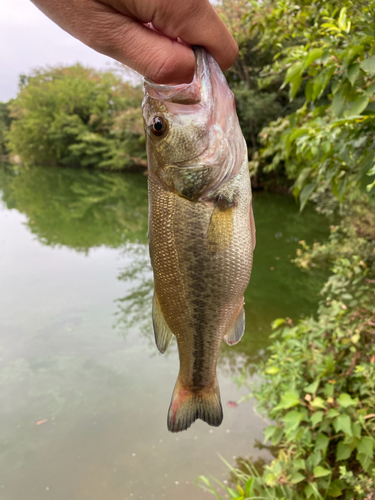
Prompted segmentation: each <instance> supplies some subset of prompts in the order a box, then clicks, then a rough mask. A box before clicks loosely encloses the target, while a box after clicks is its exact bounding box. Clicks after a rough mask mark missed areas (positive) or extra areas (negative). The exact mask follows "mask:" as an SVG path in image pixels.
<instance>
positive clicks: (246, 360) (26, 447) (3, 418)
mask: <svg viewBox="0 0 375 500" xmlns="http://www.w3.org/2000/svg"><path fill="white" fill-rule="evenodd" d="M0 196H1V198H2V200H3V202H2V206H0V276H1V284H2V286H1V287H0V304H1V307H2V314H1V315H0V359H1V365H0V401H1V402H2V406H1V409H0V487H1V488H2V487H4V488H3V489H2V490H0V491H1V493H0V497H1V498H6V500H24V499H25V498H27V500H41V499H43V498H44V496H46V497H48V498H56V500H66V499H67V498H69V499H70V500H96V499H98V500H101V499H102V498H106V500H112V499H113V500H115V499H116V500H117V499H118V498H124V499H128V500H131V499H141V498H153V496H152V495H154V497H155V498H160V499H162V498H179V500H190V499H191V498H194V500H200V499H202V498H204V497H205V495H204V494H203V493H202V492H201V491H196V490H195V489H194V487H193V486H192V483H194V479H195V478H196V477H197V476H198V475H199V474H205V475H210V474H212V475H214V476H216V477H218V478H222V479H225V478H226V474H227V471H226V467H225V466H224V465H222V464H221V462H220V460H219V459H218V458H217V453H220V454H221V455H223V456H225V457H226V458H227V459H229V460H231V457H233V456H234V455H235V454H236V455H241V456H247V455H249V454H251V455H252V456H253V457H254V459H258V458H259V457H263V459H267V457H268V458H269V452H268V451H267V450H258V449H255V447H254V439H261V438H262V429H263V427H264V425H265V424H264V423H263V422H262V421H261V420H260V419H259V418H258V417H257V416H256V415H255V414H254V413H253V410H252V403H251V404H250V405H240V406H239V407H237V408H232V407H229V406H228V405H227V404H226V403H227V402H228V401H232V400H236V399H239V398H240V397H241V395H242V394H246V390H244V391H243V392H242V393H241V392H238V391H237V389H236V386H235V384H234V383H233V382H232V376H233V375H234V374H236V373H237V371H238V370H240V369H241V368H242V366H244V365H247V366H248V367H249V369H252V370H253V371H254V372H255V371H256V366H257V363H258V362H259V360H260V359H261V358H262V357H264V356H265V347H266V346H267V343H268V342H269V340H268V334H269V324H270V322H271V321H272V320H273V319H274V318H275V317H278V316H285V315H289V316H291V317H292V318H298V317H299V316H300V315H305V314H308V313H311V312H313V311H314V310H315V306H316V302H317V292H318V290H319V288H320V286H321V279H322V278H323V277H321V278H319V276H318V275H316V274H315V275H314V276H312V275H311V274H309V273H302V272H300V271H299V270H298V269H296V268H295V267H294V265H293V264H291V263H290V257H289V256H292V255H294V253H295V249H296V246H297V241H298V240H299V239H306V240H307V241H310V242H311V241H312V240H313V239H314V238H317V239H320V238H322V237H323V236H324V235H325V233H326V231H327V229H326V225H325V222H322V218H321V217H319V216H318V215H316V214H315V213H314V212H313V211H311V210H307V211H306V212H305V213H304V214H302V216H301V215H299V214H298V211H297V207H296V205H295V204H294V201H293V200H291V199H289V198H285V197H282V196H277V195H268V194H264V193H262V194H256V195H255V200H254V212H255V217H256V221H257V235H258V244H257V249H256V252H255V264H254V270H253V275H252V278H251V283H250V287H249V289H248V290H247V292H246V297H245V300H246V318H247V321H246V334H245V336H244V337H243V339H242V340H241V342H240V343H239V344H237V345H236V346H233V347H231V348H230V347H228V346H226V345H223V348H222V355H221V358H220V360H219V370H218V371H219V381H220V388H221V394H222V401H223V404H224V414H225V416H224V422H223V425H222V426H221V427H220V428H218V429H214V430H213V429H210V428H209V427H208V426H207V425H206V424H204V423H203V422H197V423H195V424H194V427H193V428H192V429H191V430H190V431H188V432H186V433H182V434H181V436H175V435H172V434H170V433H168V431H167V429H166V412H167V408H168V405H169V401H170V397H171V393H172V389H173V386H174V383H175V380H176V375H177V371H178V358H177V352H176V345H175V344H174V345H172V346H171V348H170V349H169V350H168V353H166V355H164V356H162V355H160V354H159V353H158V351H157V349H156V347H155V345H154V340H153V333H152V329H151V297H152V273H151V269H150V264H149V257H148V248H147V179H146V177H145V176H143V175H136V174H128V175H126V174H109V173H100V172H92V171H80V170H68V169H56V170H55V169H48V168H40V167H36V168H30V169H19V168H13V167H7V168H1V167H0ZM41 421H46V422H45V423H43V424H41V425H36V422H41ZM177 439H178V440H177ZM145 471H146V472H145ZM20 478H22V480H20ZM47 488H48V490H47Z"/></svg>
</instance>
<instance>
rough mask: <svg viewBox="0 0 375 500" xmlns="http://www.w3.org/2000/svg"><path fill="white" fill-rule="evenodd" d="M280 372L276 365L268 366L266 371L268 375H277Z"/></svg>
mask: <svg viewBox="0 0 375 500" xmlns="http://www.w3.org/2000/svg"><path fill="white" fill-rule="evenodd" d="M279 372H280V368H278V367H277V366H275V365H272V366H268V367H267V368H266V369H265V373H267V375H276V374H277V373H279Z"/></svg>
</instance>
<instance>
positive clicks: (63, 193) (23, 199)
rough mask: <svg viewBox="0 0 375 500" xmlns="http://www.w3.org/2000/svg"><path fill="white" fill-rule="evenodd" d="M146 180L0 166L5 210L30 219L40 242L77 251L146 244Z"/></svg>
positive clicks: (29, 222) (59, 170)
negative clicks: (102, 246) (15, 210)
mask: <svg viewBox="0 0 375 500" xmlns="http://www.w3.org/2000/svg"><path fill="white" fill-rule="evenodd" d="M146 186H147V178H146V177H145V176H143V175H132V174H130V175H122V174H118V173H116V174H112V173H102V172H91V171H88V170H73V169H63V168H59V169H58V168H56V169H55V168H44V167H32V168H17V167H11V166H8V167H7V168H5V166H4V167H3V168H0V190H1V191H2V199H3V202H4V203H5V205H6V206H7V208H9V209H12V208H15V209H17V210H18V211H19V212H21V213H23V214H25V215H26V216H27V218H28V222H27V225H28V226H29V228H30V230H31V232H32V233H33V234H35V235H36V236H37V238H38V240H39V241H40V242H41V243H43V244H45V245H50V246H55V245H64V246H67V247H69V248H74V250H76V251H78V252H87V251H88V250H89V249H90V248H95V247H98V246H101V245H105V246H106V247H110V248H118V247H120V246H123V245H124V244H126V243H127V242H128V241H132V242H134V241H139V242H141V243H146V242H147V188H146Z"/></svg>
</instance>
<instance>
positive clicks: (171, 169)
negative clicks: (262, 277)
mask: <svg viewBox="0 0 375 500" xmlns="http://www.w3.org/2000/svg"><path fill="white" fill-rule="evenodd" d="M199 50H200V51H201V53H200V57H201V59H200V65H199V64H198V63H199V59H198V56H197V71H196V73H197V72H198V70H199V69H200V70H201V72H202V74H201V75H200V78H198V76H199V75H198V76H197V77H196V78H195V80H196V81H195V82H194V81H193V84H192V85H193V87H194V83H195V84H196V85H195V88H193V89H191V88H189V86H186V88H185V89H184V88H183V89H182V90H183V91H184V90H185V95H184V94H183V93H182V99H185V100H186V94H187V95H188V99H189V100H190V101H193V102H190V103H189V104H184V105H183V106H182V107H181V108H173V105H172V106H171V107H172V109H178V110H180V112H181V113H183V111H185V109H186V108H189V107H190V109H192V107H193V106H196V108H194V109H193V111H194V110H197V113H198V116H197V115H194V118H195V120H194V122H193V123H192V124H191V123H190V122H189V121H187V122H184V121H183V120H182V121H180V122H178V121H176V122H175V121H174V116H173V114H171V113H170V111H169V109H168V99H165V100H164V101H163V100H162V99H158V97H159V96H158V95H157V96H156V97H155V92H154V94H153V95H154V96H153V97H151V96H150V95H148V94H147V86H149V87H151V88H150V89H149V93H150V94H152V92H153V90H155V88H157V89H159V91H160V86H154V87H152V84H151V83H150V82H148V83H146V84H145V88H146V98H145V102H144V116H145V128H146V134H148V142H147V144H148V147H147V150H148V161H149V178H148V185H149V242H150V257H151V263H152V266H153V271H154V304H153V321H154V330H155V337H156V342H157V345H158V347H159V349H160V350H161V351H162V352H164V351H165V350H166V348H167V347H168V344H169V342H170V341H171V339H172V337H173V336H175V337H176V339H177V344H178V351H179V358H180V371H179V375H178V379H177V383H176V386H175V390H174V394H173V397H172V402H171V406H170V409H169V413H168V428H169V429H170V430H171V431H173V432H177V431H180V430H184V429H186V428H188V427H189V426H190V425H191V423H192V422H193V421H194V420H195V419H196V418H201V419H202V420H205V421H206V422H208V423H209V424H210V425H220V423H221V421H222V408H221V403H220V395H219V388H218V382H217V377H216V366H217V361H218V356H219V351H220V345H221V343H222V341H223V339H224V340H226V341H227V343H229V344H232V343H235V342H237V341H238V340H239V338H240V337H241V336H242V334H243V329H244V316H243V314H244V313H243V295H244V291H245V289H246V286H247V284H248V282H249V279H250V272H251V267H252V254H253V245H254V241H253V240H254V228H252V226H251V216H250V214H251V187H250V177H249V171H248V160H247V151H246V147H245V146H244V139H243V137H242V133H240V129H239V126H238V121H237V117H236V115H234V118H232V123H230V118H231V117H230V116H227V117H226V120H227V122H228V123H229V131H232V132H233V133H234V132H235V133H236V134H237V136H238V134H240V135H239V137H237V136H235V137H234V139H233V144H234V146H233V145H232V149H230V147H229V146H228V145H230V141H227V140H225V139H224V138H223V131H222V129H220V130H219V131H216V132H215V131H214V133H211V135H210V136H209V137H208V138H207V137H205V136H204V135H202V123H203V121H204V120H203V119H202V117H203V118H204V117H206V118H207V120H206V128H205V130H206V135H207V125H209V126H211V125H212V127H215V125H217V124H216V123H212V124H211V123H210V120H213V116H215V115H214V111H213V106H212V105H211V106H210V105H209V104H206V107H204V104H203V105H202V101H203V100H204V98H206V99H208V98H210V92H211V91H212V86H213V84H214V83H215V79H214V76H213V73H214V74H215V72H217V73H218V72H219V71H220V70H219V69H218V67H217V65H216V63H214V62H212V61H213V60H212V58H211V56H208V55H207V54H206V53H204V51H203V49H199ZM210 64H211V66H209V65H210ZM204 72H205V73H204ZM219 78H221V79H220V80H219V84H223V79H222V77H221V75H220V74H219ZM197 80H198V82H197ZM207 82H209V83H210V84H211V87H210V85H209V84H208V83H207ZM205 84H206V87H204V85H205ZM225 85H226V82H225ZM165 87H166V86H163V88H162V89H161V90H165ZM202 87H204V88H202ZM169 88H172V87H169ZM198 91H200V92H199V94H198ZM189 92H190V93H189ZM194 92H195V95H196V97H195V98H196V100H197V101H198V103H199V104H198V105H199V106H200V108H198V107H197V102H194ZM224 92H227V91H226V88H225V89H224ZM204 93H206V96H204ZM202 94H203V97H202ZM228 95H229V97H230V98H231V99H233V96H232V95H231V94H228ZM168 98H169V96H168ZM179 98H181V96H180V97H179ZM198 99H200V100H198ZM216 104H218V103H217V102H216ZM178 106H181V104H178ZM184 106H185V107H184ZM201 108H203V110H208V111H207V114H206V115H205V114H204V113H202V109H201ZM229 109H233V105H232V108H230V107H229ZM186 111H187V112H189V110H188V109H186ZM234 113H235V112H234ZM193 114H194V113H193ZM150 120H151V127H153V129H152V130H151V134H150ZM155 120H156V121H155ZM157 120H160V121H161V122H162V123H161V124H159V122H158V121H157ZM164 120H165V121H166V122H167V123H163V122H164ZM175 120H176V119H175ZM155 124H156V125H158V127H159V128H160V130H162V128H163V126H166V127H168V130H167V131H163V132H162V133H161V134H160V137H161V136H164V137H163V139H161V140H159V139H158V137H159V135H158V133H159V131H160V130H157V128H158V127H157V126H156V125H155ZM196 124H198V126H196ZM154 129H156V132H157V134H154V132H155V130H154ZM238 131H239V132H238ZM173 132H174V133H173ZM153 134H154V135H155V136H156V140H155V141H154V138H153V137H152V135H153ZM150 135H151V137H150ZM168 135H169V141H170V142H168ZM176 137H177V138H179V139H176ZM218 137H219V140H218ZM206 139H207V140H206ZM163 141H164V142H163ZM215 141H216V143H215ZM200 142H201V143H202V144H200ZM173 143H175V148H177V149H178V147H179V146H181V149H180V150H178V151H174V150H173ZM199 144H200V146H199ZM199 148H201V149H199ZM212 152H214V153H212ZM240 154H241V157H239V155H240ZM171 156H172V157H173V158H172V161H171ZM176 158H177V160H176ZM192 159H193V163H192V164H191V163H189V162H191V160H192ZM197 159H198V160H199V162H198V160H197ZM202 159H203V162H202ZM181 161H182V162H183V164H182V165H181ZM220 162H221V163H222V164H223V165H224V166H225V165H227V166H228V164H229V163H231V168H232V170H231V172H229V173H230V174H231V175H227V177H226V178H225V176H224V180H222V181H221V182H217V177H218V176H220V175H221V176H223V174H225V172H221V171H220V166H221V163H220ZM185 163H187V165H186V164H185ZM223 168H224V167H223ZM210 187H211V189H210ZM226 337H228V338H226Z"/></svg>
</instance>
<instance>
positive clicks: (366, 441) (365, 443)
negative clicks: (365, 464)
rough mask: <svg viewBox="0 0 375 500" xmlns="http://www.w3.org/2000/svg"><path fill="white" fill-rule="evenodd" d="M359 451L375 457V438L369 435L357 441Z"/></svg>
mask: <svg viewBox="0 0 375 500" xmlns="http://www.w3.org/2000/svg"><path fill="white" fill-rule="evenodd" d="M357 450H358V453H363V455H367V456H368V457H371V458H372V457H373V455H374V440H373V439H372V438H370V437H369V436H364V437H363V438H362V439H361V440H360V441H358V442H357Z"/></svg>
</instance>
